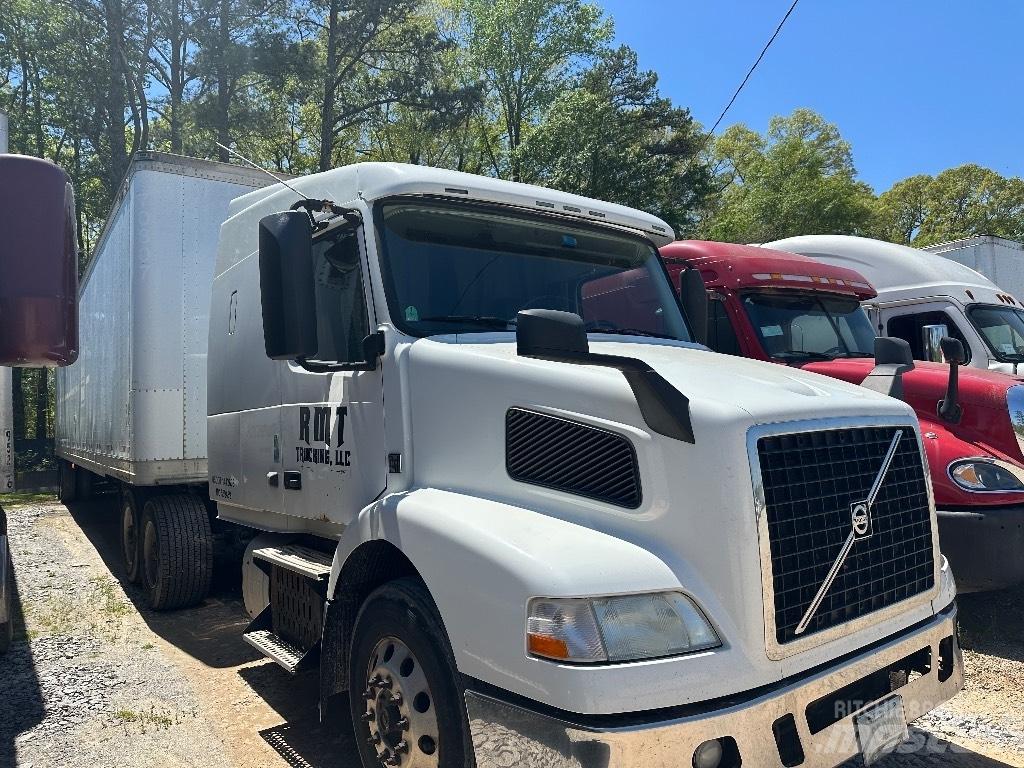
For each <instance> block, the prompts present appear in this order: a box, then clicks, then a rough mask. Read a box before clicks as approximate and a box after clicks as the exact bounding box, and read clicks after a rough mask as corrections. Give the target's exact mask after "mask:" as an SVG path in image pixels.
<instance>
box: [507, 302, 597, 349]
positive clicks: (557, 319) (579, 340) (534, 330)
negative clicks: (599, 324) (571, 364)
mask: <svg viewBox="0 0 1024 768" xmlns="http://www.w3.org/2000/svg"><path fill="white" fill-rule="evenodd" d="M516 347H517V352H518V354H520V355H522V356H524V357H561V356H569V357H572V356H577V355H579V356H583V355H587V354H588V353H589V352H590V342H588V341H587V329H586V327H585V326H584V325H583V318H582V317H580V316H579V315H577V314H574V313H572V312H560V311H558V310H557V309H524V310H522V311H521V312H519V314H518V315H517V316H516Z"/></svg>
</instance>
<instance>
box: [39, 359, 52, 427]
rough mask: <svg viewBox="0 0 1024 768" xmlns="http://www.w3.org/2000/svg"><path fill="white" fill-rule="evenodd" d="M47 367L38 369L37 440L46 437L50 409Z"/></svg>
mask: <svg viewBox="0 0 1024 768" xmlns="http://www.w3.org/2000/svg"><path fill="white" fill-rule="evenodd" d="M48 373H49V371H47V369H46V368H39V369H38V370H37V371H36V440H43V439H45V438H46V414H47V413H48V412H49V410H50V382H49V376H47V374H48Z"/></svg>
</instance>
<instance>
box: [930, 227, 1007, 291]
mask: <svg viewBox="0 0 1024 768" xmlns="http://www.w3.org/2000/svg"><path fill="white" fill-rule="evenodd" d="M921 250H924V251H928V252H929V253H934V254H936V255H937V256H941V257H942V258H944V259H949V260H950V261H955V262H956V263H957V264H963V265H964V266H965V267H969V268H970V269H973V270H974V271H975V272H979V273H981V274H982V275H984V276H985V277H987V278H988V279H989V280H991V281H992V282H993V283H994V284H995V285H998V286H999V288H1000V289H1001V290H1002V291H1003V292H1005V293H1008V294H1010V295H1011V296H1015V297H1016V296H1024V243H1020V242H1017V241H1016V240H1007V239H1006V238H1005V237H996V236H995V235H979V236H978V237H966V238H963V239H961V240H951V241H950V242H948V243H937V244H935V245H926V246H924V247H923V248H922V249H921Z"/></svg>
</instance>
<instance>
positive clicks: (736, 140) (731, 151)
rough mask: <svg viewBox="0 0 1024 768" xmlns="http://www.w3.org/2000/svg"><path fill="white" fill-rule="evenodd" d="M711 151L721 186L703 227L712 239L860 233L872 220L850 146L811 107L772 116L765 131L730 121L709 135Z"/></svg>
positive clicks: (867, 192)
mask: <svg viewBox="0 0 1024 768" xmlns="http://www.w3.org/2000/svg"><path fill="white" fill-rule="evenodd" d="M714 156H715V161H716V162H717V163H718V166H719V168H718V175H719V180H720V183H721V188H722V192H721V193H720V194H719V195H718V196H717V197H716V198H715V199H714V201H713V203H712V205H711V207H710V209H709V213H710V216H709V218H708V219H707V220H706V221H705V222H704V224H703V226H702V231H703V234H704V235H705V236H706V237H708V238H710V239H714V240H726V241H730V242H765V241H768V240H776V239H779V238H783V237H789V236H792V235H801V234H814V233H822V232H828V233H835V234H859V233H862V232H863V231H864V230H865V228H866V227H867V225H868V224H869V222H870V221H871V216H872V212H873V196H872V194H871V190H870V188H869V187H868V186H867V185H866V184H864V183H863V182H860V181H857V179H856V172H855V169H854V166H853V156H852V151H851V148H850V145H849V144H848V143H847V142H846V141H845V140H844V139H843V138H842V136H840V134H839V129H838V128H837V127H836V126H835V125H833V124H832V123H828V122H826V121H825V120H824V119H823V118H822V117H821V116H820V115H818V114H816V113H814V112H812V111H810V110H807V109H798V110H796V111H794V112H793V114H792V115H790V116H788V117H775V118H772V120H771V122H770V123H769V124H768V131H767V133H766V134H765V135H764V136H761V135H760V134H758V133H756V132H754V131H752V130H750V129H749V128H747V127H746V126H743V125H734V126H732V127H731V128H729V129H728V130H726V131H725V132H724V133H723V134H722V136H721V137H720V138H719V139H718V140H717V141H716V142H715V146H714Z"/></svg>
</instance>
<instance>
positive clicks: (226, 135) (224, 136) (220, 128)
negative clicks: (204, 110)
mask: <svg viewBox="0 0 1024 768" xmlns="http://www.w3.org/2000/svg"><path fill="white" fill-rule="evenodd" d="M217 36H218V46H217V48H218V51H217V118H216V127H217V141H218V142H220V143H221V144H223V145H224V146H225V147H229V146H231V133H230V130H229V120H230V112H231V72H230V67H229V66H228V56H229V50H228V49H229V47H230V45H231V0H220V19H219V23H218V28H217ZM217 158H218V159H219V160H220V161H221V162H222V163H227V162H229V161H230V160H231V155H230V153H229V152H228V151H227V150H226V149H221V148H220V147H217Z"/></svg>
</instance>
